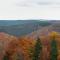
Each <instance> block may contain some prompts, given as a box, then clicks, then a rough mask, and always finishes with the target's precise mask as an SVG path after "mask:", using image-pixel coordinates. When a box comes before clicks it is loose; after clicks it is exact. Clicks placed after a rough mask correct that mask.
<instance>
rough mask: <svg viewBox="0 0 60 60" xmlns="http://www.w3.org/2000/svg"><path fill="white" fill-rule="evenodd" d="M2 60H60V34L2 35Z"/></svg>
mask: <svg viewBox="0 0 60 60" xmlns="http://www.w3.org/2000/svg"><path fill="white" fill-rule="evenodd" d="M0 35H1V36H0V43H1V44H0V60H60V34H59V33H57V32H50V33H49V34H48V35H47V36H37V38H36V39H34V38H33V37H32V38H31V37H28V36H23V37H15V36H11V35H8V34H4V33H0Z"/></svg>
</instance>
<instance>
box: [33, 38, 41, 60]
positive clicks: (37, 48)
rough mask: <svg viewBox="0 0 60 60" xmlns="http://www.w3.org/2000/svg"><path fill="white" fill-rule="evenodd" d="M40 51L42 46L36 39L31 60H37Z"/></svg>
mask: <svg viewBox="0 0 60 60" xmlns="http://www.w3.org/2000/svg"><path fill="white" fill-rule="evenodd" d="M41 50H42V45H41V42H40V39H39V38H38V39H37V41H36V44H35V49H34V51H33V58H32V60H39V55H40V53H41Z"/></svg>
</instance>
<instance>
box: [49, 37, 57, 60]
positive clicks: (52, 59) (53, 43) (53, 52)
mask: <svg viewBox="0 0 60 60" xmlns="http://www.w3.org/2000/svg"><path fill="white" fill-rule="evenodd" d="M50 60H57V43H56V40H55V37H54V38H53V40H52V41H51V55H50Z"/></svg>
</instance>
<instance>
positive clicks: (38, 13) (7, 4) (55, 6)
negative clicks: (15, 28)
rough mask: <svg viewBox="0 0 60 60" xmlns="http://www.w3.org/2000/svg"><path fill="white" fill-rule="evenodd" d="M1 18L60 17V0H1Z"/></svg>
mask: <svg viewBox="0 0 60 60" xmlns="http://www.w3.org/2000/svg"><path fill="white" fill-rule="evenodd" d="M0 19H60V0H0Z"/></svg>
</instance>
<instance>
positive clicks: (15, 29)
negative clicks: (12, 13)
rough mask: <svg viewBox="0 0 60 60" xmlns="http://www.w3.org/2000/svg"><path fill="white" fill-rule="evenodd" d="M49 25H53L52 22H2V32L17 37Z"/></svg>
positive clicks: (0, 22)
mask: <svg viewBox="0 0 60 60" xmlns="http://www.w3.org/2000/svg"><path fill="white" fill-rule="evenodd" d="M49 25H51V23H50V22H48V21H39V20H14V21H10V20H8V21H7V20H6V21H4V20H3V21H1V20H0V32H5V33H8V34H11V35H15V36H21V35H26V34H29V33H31V32H33V31H36V30H38V29H41V28H42V27H45V26H49Z"/></svg>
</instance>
